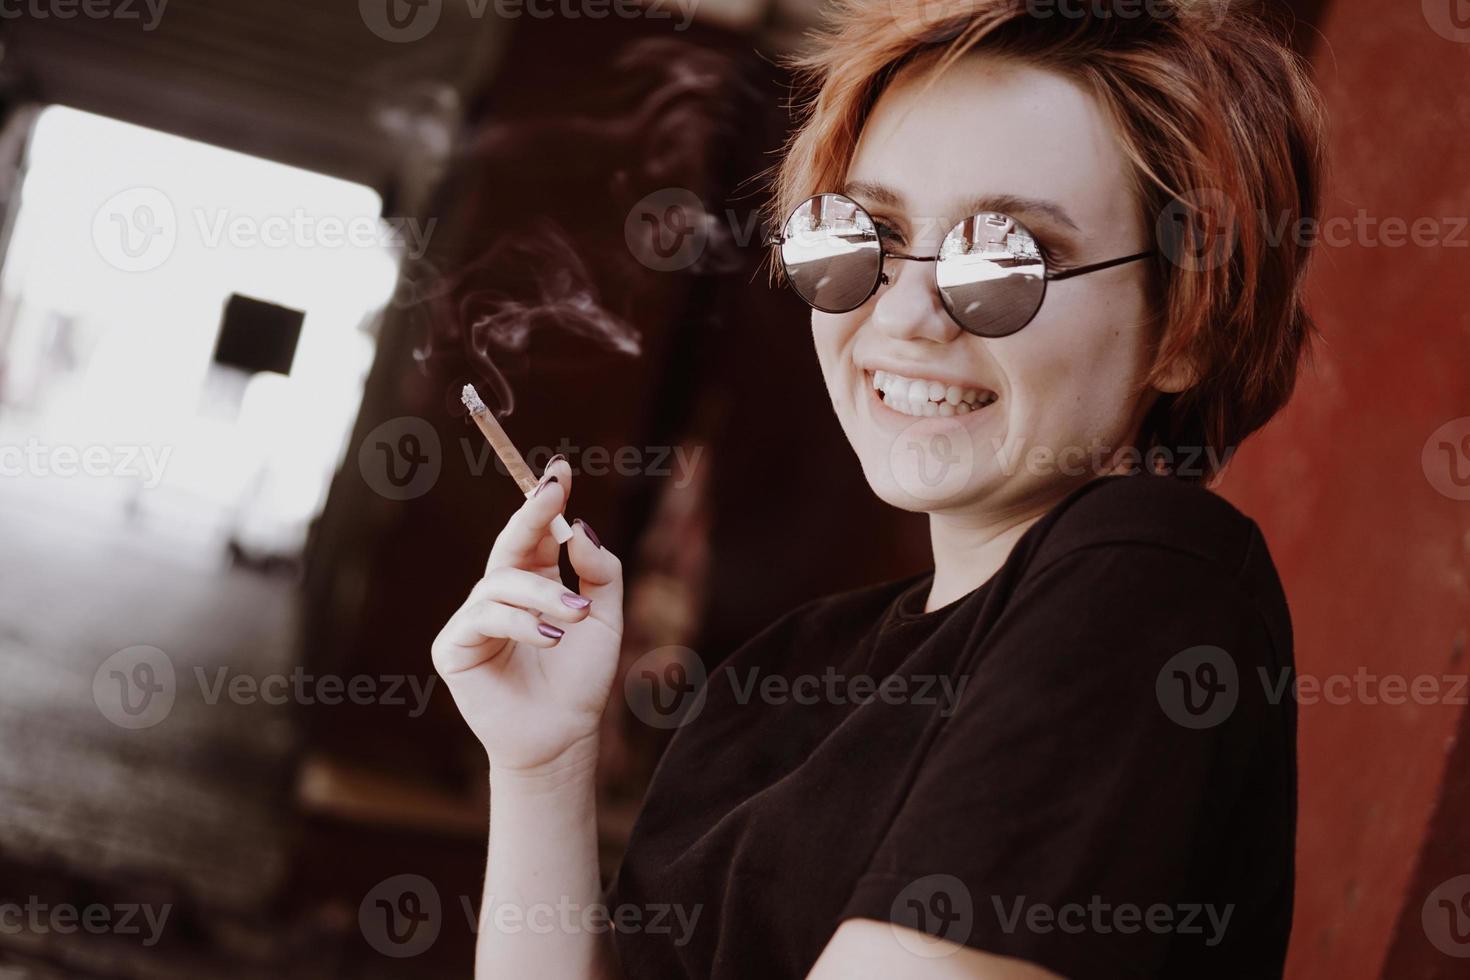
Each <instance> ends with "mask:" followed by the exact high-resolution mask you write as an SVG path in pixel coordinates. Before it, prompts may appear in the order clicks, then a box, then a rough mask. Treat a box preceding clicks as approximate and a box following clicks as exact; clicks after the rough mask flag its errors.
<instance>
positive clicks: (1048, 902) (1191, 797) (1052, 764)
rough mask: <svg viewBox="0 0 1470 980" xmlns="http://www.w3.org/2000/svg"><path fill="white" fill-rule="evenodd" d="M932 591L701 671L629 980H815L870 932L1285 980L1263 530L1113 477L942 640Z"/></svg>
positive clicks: (641, 908) (1103, 965)
mask: <svg viewBox="0 0 1470 980" xmlns="http://www.w3.org/2000/svg"><path fill="white" fill-rule="evenodd" d="M931 574H932V573H930V574H926V575H924V576H920V577H916V578H910V579H907V580H904V581H900V582H895V583H890V584H887V585H883V586H879V587H875V588H870V589H865V590H861V591H858V592H853V593H848V594H845V595H840V596H835V597H832V598H827V599H822V600H819V601H817V602H813V603H810V604H808V605H806V606H804V607H802V608H799V609H797V610H795V611H794V612H792V613H790V614H788V615H786V616H785V617H783V618H782V619H780V620H779V621H777V622H776V623H774V624H773V625H772V626H770V627H769V628H767V629H766V630H765V631H764V632H762V633H761V634H760V635H758V636H757V637H755V638H754V639H753V640H751V642H750V643H748V644H746V645H745V646H744V647H742V648H741V649H740V650H738V651H737V652H736V653H735V654H734V655H733V656H731V657H730V658H729V659H728V660H727V661H726V662H725V663H723V664H720V665H719V666H717V667H715V668H714V669H712V670H711V671H710V675H709V682H708V684H707V686H706V689H705V690H706V697H705V699H704V701H703V703H702V705H699V706H698V710H697V712H695V711H694V710H692V709H691V713H690V715H689V717H688V719H687V721H686V723H685V724H684V725H683V726H682V727H681V728H680V729H679V731H678V732H677V733H676V735H675V737H674V738H673V740H672V742H671V743H670V745H669V748H668V750H667V752H666V753H665V755H664V757H663V759H662V760H661V762H660V764H659V767H658V770H657V772H656V773H655V776H654V779H653V783H652V785H651V787H650V789H649V793H648V797H647V800H646V802H645V804H644V808H643V811H642V813H641V815H640V816H639V818H638V821H637V824H636V826H635V827H634V830H633V834H632V839H631V841H630V844H629V848H628V852H627V855H626V857H625V858H624V861H623V865H622V867H621V869H620V870H619V872H618V876H617V878H616V879H615V881H614V882H613V884H612V886H611V888H610V890H609V895H608V901H609V904H610V906H613V910H614V912H615V913H616V912H617V910H618V907H623V913H622V914H623V915H624V916H625V918H624V919H623V921H624V922H633V923H638V925H635V926H633V927H632V928H627V929H620V930H619V931H618V934H617V937H616V945H617V950H618V956H619V958H620V960H621V962H622V964H623V972H624V975H625V976H627V977H629V978H630V980H662V978H671V977H701V978H703V977H711V978H736V977H739V978H746V977H752V978H768V977H801V976H804V975H805V974H806V973H807V972H808V971H809V970H810V969H811V967H812V965H813V964H814V963H815V962H816V959H817V957H818V956H819V955H820V954H821V952H822V949H823V948H824V947H825V946H826V944H827V942H828V940H830V939H831V937H832V935H833V933H834V932H835V930H836V929H837V927H838V925H839V924H840V923H841V922H842V921H843V920H844V919H848V918H854V917H862V918H869V919H876V920H879V921H884V922H893V923H898V924H900V925H904V926H907V927H909V928H912V929H915V930H918V931H920V932H922V933H928V934H932V935H937V936H944V937H945V938H947V939H950V940H952V941H954V942H957V943H961V944H964V945H968V946H972V947H974V948H976V949H980V950H984V951H987V952H991V953H996V954H1000V955H1006V956H1016V957H1020V958H1022V959H1025V960H1029V961H1032V962H1034V963H1037V964H1040V965H1042V966H1044V967H1047V968H1048V969H1051V970H1053V971H1055V972H1057V973H1060V974H1062V975H1064V976H1069V977H1107V978H1113V977H1170V978H1174V977H1188V978H1191V980H1197V978H1210V977H1220V978H1226V977H1228V978H1231V980H1241V978H1253V977H1279V976H1280V975H1281V970H1282V963H1283V961H1284V958H1285V954H1286V944H1287V937H1288V934H1289V932H1290V929H1291V908H1292V889H1293V855H1294V842H1295V825H1296V715H1295V708H1294V702H1293V700H1292V697H1291V694H1290V691H1291V687H1290V680H1291V675H1290V670H1291V668H1292V649H1291V626H1290V620H1289V618H1288V614H1287V609H1286V602H1285V598H1284V596H1283V593H1282V590H1281V586H1280V583H1279V581H1278V579H1277V576H1276V573H1275V569H1274V567H1273V565H1272V563H1271V559H1270V556H1269V555H1268V553H1267V550H1266V546H1265V543H1264V541H1263V540H1262V538H1261V535H1260V532H1259V530H1258V529H1257V528H1256V526H1255V524H1254V523H1253V522H1251V521H1250V520H1249V519H1247V518H1246V517H1244V516H1243V515H1241V514H1240V513H1239V512H1238V511H1237V510H1235V508H1233V507H1232V506H1231V505H1230V504H1228V503H1227V502H1225V501H1224V500H1223V499H1221V498H1219V497H1217V496H1216V495H1214V494H1213V493H1210V492H1209V491H1207V490H1204V489H1201V488H1199V487H1196V486H1191V485H1187V484H1184V483H1181V482H1179V481H1177V480H1174V479H1172V478H1168V477H1161V476H1146V475H1140V476H1129V477H1109V478H1104V479H1100V480H1095V481H1093V482H1091V483H1089V484H1088V485H1086V486H1084V487H1083V488H1081V489H1080V490H1078V491H1077V492H1075V493H1073V494H1072V495H1070V496H1069V497H1068V498H1067V499H1066V500H1065V501H1063V502H1062V503H1061V504H1059V505H1058V506H1057V507H1056V508H1055V509H1054V510H1053V511H1052V512H1051V513H1049V514H1048V515H1047V516H1046V517H1044V518H1043V519H1042V520H1040V521H1038V522H1037V523H1036V524H1035V525H1034V526H1033V527H1031V528H1030V529H1029V530H1028V531H1027V532H1026V534H1025V535H1024V536H1023V537H1022V538H1021V540H1020V541H1019V542H1018V543H1017V545H1016V547H1015V548H1014V549H1013V551H1012V553H1011V555H1010V556H1009V558H1008V560H1007V561H1006V562H1005V565H1004V566H1003V567H1002V568H1001V569H1000V571H999V572H997V573H996V574H995V576H994V577H992V578H991V579H990V581H988V582H987V583H986V584H985V585H983V586H981V587H980V588H979V589H977V590H975V591H974V592H972V593H970V594H969V595H967V596H965V597H963V598H961V599H959V600H956V601H955V602H953V603H951V604H949V605H948V606H946V607H944V608H942V609H938V610H934V611H931V612H927V613H926V612H924V611H923V604H924V601H925V598H926V596H927V593H928V587H929V583H930V575H931ZM695 704H698V702H695ZM630 907H631V910H630ZM634 912H636V913H637V914H636V915H634V914H633V913H634ZM655 920H657V921H658V922H660V923H662V924H663V925H662V927H661V928H655ZM895 935H896V936H898V937H901V939H902V941H904V942H907V943H909V944H910V945H912V946H916V947H919V948H916V949H915V952H916V955H925V954H932V953H933V952H934V950H933V949H924V948H922V947H923V943H924V937H923V936H915V935H913V934H910V933H895ZM915 940H918V942H917V943H916V942H915Z"/></svg>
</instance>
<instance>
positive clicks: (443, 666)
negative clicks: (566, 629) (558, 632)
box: [434, 602, 560, 674]
mask: <svg viewBox="0 0 1470 980" xmlns="http://www.w3.org/2000/svg"><path fill="white" fill-rule="evenodd" d="M545 625H547V624H544V623H542V622H541V620H540V618H539V617H537V615H536V614H535V613H533V612H528V611H527V610H525V609H518V608H516V607H515V606H508V605H506V604H504V603H498V602H484V603H474V604H471V605H466V606H464V607H463V608H462V609H460V611H459V612H457V613H455V614H454V615H453V616H452V617H450V620H449V622H448V623H445V624H444V629H443V630H442V631H440V633H439V638H438V639H437V640H435V641H434V666H435V667H436V668H438V670H439V672H440V673H444V674H452V673H455V672H457V671H462V670H469V669H470V668H471V667H477V666H479V665H480V664H482V663H484V662H486V661H487V660H493V659H494V658H496V657H498V656H500V655H501V654H502V653H503V652H504V651H506V650H509V649H510V647H511V644H512V643H525V644H527V645H529V646H536V647H553V646H556V642H557V640H558V639H560V637H554V636H548V635H547V634H546V633H544V632H542V631H541V629H540V627H542V626H545ZM552 629H554V627H552ZM497 640H500V641H509V642H502V643H496V642H495V641H497Z"/></svg>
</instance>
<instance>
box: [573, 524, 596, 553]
mask: <svg viewBox="0 0 1470 980" xmlns="http://www.w3.org/2000/svg"><path fill="white" fill-rule="evenodd" d="M572 523H573V524H575V525H577V526H578V527H580V528H581V529H582V533H584V534H586V535H587V540H588V541H591V542H592V543H593V544H595V545H597V547H599V548H601V547H602V542H601V541H599V540H597V535H596V534H594V533H593V531H592V525H591V524H588V523H587V522H586V521H584V520H582V518H580V517H579V518H577V519H576V520H575V521H573V522H572Z"/></svg>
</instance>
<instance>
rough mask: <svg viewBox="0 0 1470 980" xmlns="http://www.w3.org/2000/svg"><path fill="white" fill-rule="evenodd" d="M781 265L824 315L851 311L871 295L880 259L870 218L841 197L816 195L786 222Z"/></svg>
mask: <svg viewBox="0 0 1470 980" xmlns="http://www.w3.org/2000/svg"><path fill="white" fill-rule="evenodd" d="M781 263H782V265H784V266H785V267H786V276H787V278H788V279H790V280H791V285H792V288H794V289H795V290H796V293H797V295H799V296H800V297H801V298H802V299H804V300H806V302H807V303H808V304H809V305H811V306H814V307H816V308H817V309H819V310H822V311H824V312H827V313H846V312H848V311H849V310H855V309H857V308H858V307H859V306H861V305H862V304H863V302H864V301H866V300H867V298H868V297H869V296H871V295H872V294H873V288H874V286H876V285H877V283H878V275H879V273H880V272H881V270H882V266H883V257H882V252H881V243H880V242H879V241H878V230H877V229H876V228H875V227H874V226H873V219H872V218H871V217H869V216H868V212H866V211H864V210H863V209H862V207H860V206H859V205H858V203H857V202H856V201H853V200H852V199H851V198H847V197H844V196H842V195H841V194H818V195H817V196H816V197H813V198H811V199H809V200H807V201H804V202H803V203H802V204H801V206H799V207H798V208H797V209H796V210H795V211H793V212H791V217H790V218H788V219H787V220H786V227H785V229H783V234H782V242H781Z"/></svg>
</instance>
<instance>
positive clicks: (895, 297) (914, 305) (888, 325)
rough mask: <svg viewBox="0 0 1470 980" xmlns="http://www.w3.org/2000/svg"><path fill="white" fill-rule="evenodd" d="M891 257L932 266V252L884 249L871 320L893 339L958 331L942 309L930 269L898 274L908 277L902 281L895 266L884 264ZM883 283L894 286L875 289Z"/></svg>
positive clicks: (937, 337) (944, 336)
mask: <svg viewBox="0 0 1470 980" xmlns="http://www.w3.org/2000/svg"><path fill="white" fill-rule="evenodd" d="M891 259H898V260H900V261H910V262H915V263H918V264H921V265H924V266H927V267H928V268H930V269H933V265H932V263H933V262H934V257H933V256H928V257H926V256H914V255H902V254H896V253H885V254H884V268H883V272H882V273H881V274H880V275H879V277H878V287H876V288H875V289H874V292H875V293H877V301H876V304H875V306H874V307H873V313H872V317H871V322H872V324H873V325H874V326H875V327H877V328H878V330H880V331H881V332H883V333H885V334H887V335H889V336H890V337H893V338H894V339H897V340H929V341H946V340H950V339H953V337H954V336H956V335H958V334H959V332H960V330H959V326H958V325H957V324H956V323H955V322H954V320H953V319H952V318H951V317H950V316H949V314H948V312H947V311H946V310H945V307H944V304H943V302H942V301H941V300H940V298H939V291H938V289H937V288H936V283H935V281H934V278H933V275H932V273H931V274H930V275H924V274H923V270H922V269H915V270H913V272H911V273H910V274H909V275H908V276H906V277H902V278H903V279H905V280H908V281H907V283H906V284H905V282H900V281H899V279H900V277H899V276H897V274H896V269H897V268H898V267H896V266H894V267H890V266H889V265H888V261H889V260H891ZM891 270H892V271H891ZM916 273H917V274H916ZM883 286H892V287H894V288H892V289H889V290H886V291H884V292H881V293H880V292H878V289H879V288H881V287H883Z"/></svg>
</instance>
